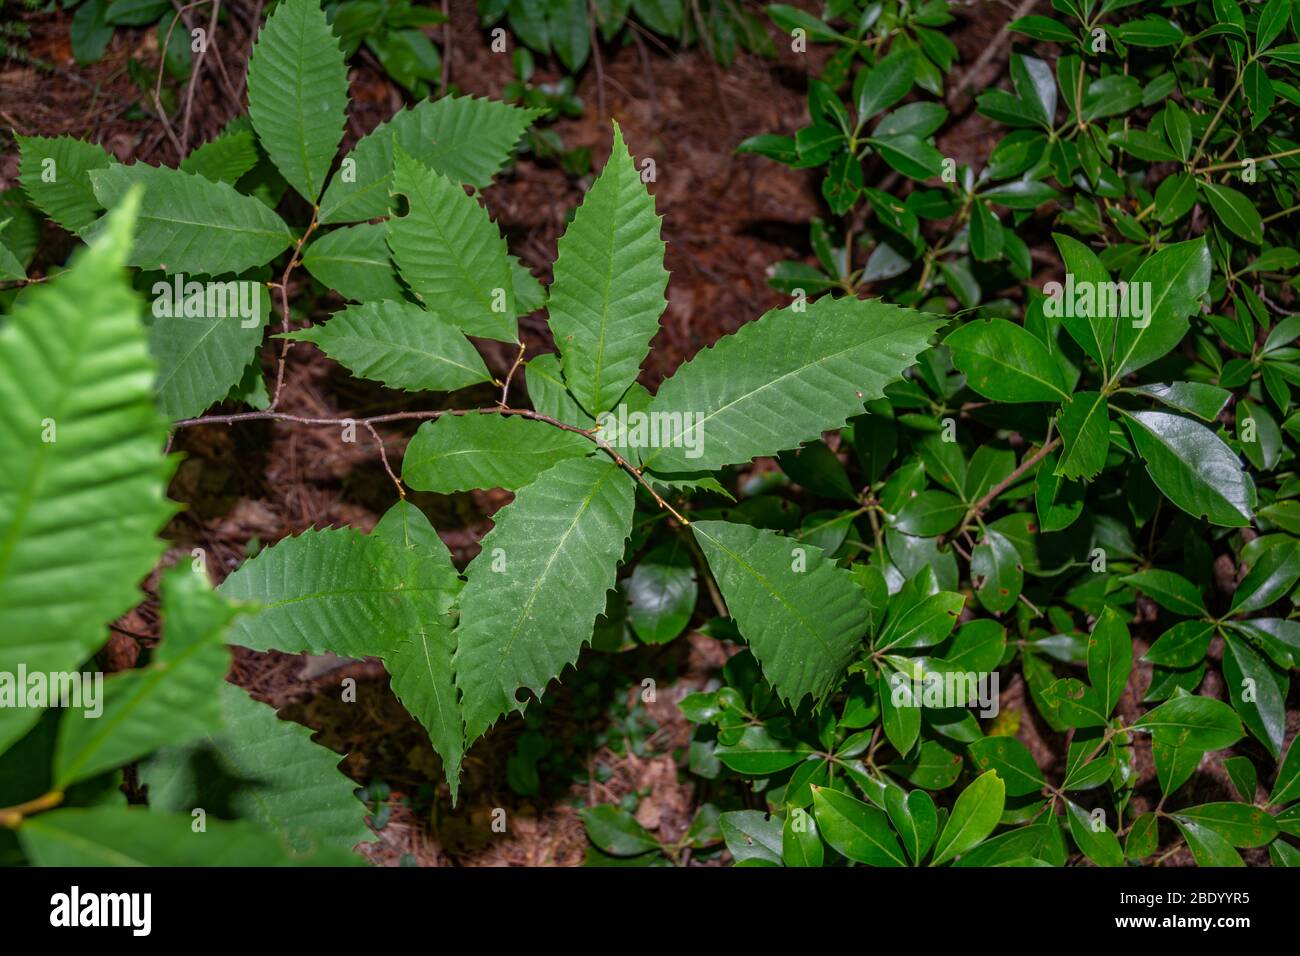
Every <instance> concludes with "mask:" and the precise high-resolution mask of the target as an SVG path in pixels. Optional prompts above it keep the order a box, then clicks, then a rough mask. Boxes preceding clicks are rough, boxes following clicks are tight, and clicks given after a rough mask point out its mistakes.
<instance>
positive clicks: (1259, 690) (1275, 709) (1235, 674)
mask: <svg viewBox="0 0 1300 956" xmlns="http://www.w3.org/2000/svg"><path fill="white" fill-rule="evenodd" d="M1223 639H1224V651H1223V662H1222V665H1223V680H1224V683H1225V684H1226V685H1227V687H1228V689H1229V693H1230V695H1231V700H1232V706H1233V708H1234V709H1236V711H1237V713H1238V714H1239V715H1240V716H1241V720H1242V723H1244V724H1245V725H1246V729H1247V730H1249V731H1250V732H1251V733H1252V734H1254V736H1255V738H1256V739H1257V740H1259V741H1260V742H1261V743H1262V744H1263V745H1264V746H1265V747H1266V748H1267V749H1268V751H1269V752H1270V753H1271V754H1272V755H1273V759H1274V760H1277V759H1278V758H1279V757H1281V756H1282V742H1283V740H1284V739H1285V738H1286V697H1287V691H1288V689H1289V681H1288V679H1287V676H1286V675H1285V674H1284V673H1279V672H1277V671H1276V670H1275V669H1274V668H1273V666H1272V665H1270V664H1269V662H1268V661H1267V660H1266V659H1265V658H1264V657H1262V656H1261V655H1260V654H1258V653H1257V652H1256V651H1255V650H1254V648H1252V647H1251V646H1250V645H1249V644H1247V643H1246V642H1245V641H1244V640H1243V639H1242V638H1241V637H1239V636H1238V635H1236V634H1231V633H1225V634H1224V635H1223Z"/></svg>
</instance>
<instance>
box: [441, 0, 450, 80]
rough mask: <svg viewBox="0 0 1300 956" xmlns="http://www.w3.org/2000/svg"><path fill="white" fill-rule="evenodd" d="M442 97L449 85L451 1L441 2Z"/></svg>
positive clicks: (443, 0)
mask: <svg viewBox="0 0 1300 956" xmlns="http://www.w3.org/2000/svg"><path fill="white" fill-rule="evenodd" d="M442 15H443V17H444V19H443V21H442V95H443V96H446V95H447V87H449V86H450V85H451V0H442Z"/></svg>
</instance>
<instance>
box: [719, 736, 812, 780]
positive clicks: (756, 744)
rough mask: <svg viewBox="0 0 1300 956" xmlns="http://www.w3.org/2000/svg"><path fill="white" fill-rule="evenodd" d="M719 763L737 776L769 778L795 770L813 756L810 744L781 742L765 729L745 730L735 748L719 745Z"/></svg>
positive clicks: (731, 745) (734, 745)
mask: <svg viewBox="0 0 1300 956" xmlns="http://www.w3.org/2000/svg"><path fill="white" fill-rule="evenodd" d="M714 753H715V754H716V755H717V757H718V759H719V760H721V761H722V762H723V763H724V764H726V765H727V766H728V767H730V768H731V769H732V770H734V771H736V772H737V773H743V774H751V775H754V776H766V775H767V774H772V773H776V772H778V771H780V770H785V769H786V768H787V767H793V766H794V765H795V764H797V763H799V761H801V760H805V759H807V757H808V754H809V753H811V748H809V747H808V745H807V744H803V743H798V742H795V741H786V740H778V739H776V738H774V737H772V736H771V734H769V733H768V731H767V728H766V727H764V726H762V725H755V726H751V727H746V728H745V732H744V733H743V734H741V736H740V739H739V740H738V741H736V743H734V744H730V745H724V744H719V745H718V746H717V748H716V749H715V750H714Z"/></svg>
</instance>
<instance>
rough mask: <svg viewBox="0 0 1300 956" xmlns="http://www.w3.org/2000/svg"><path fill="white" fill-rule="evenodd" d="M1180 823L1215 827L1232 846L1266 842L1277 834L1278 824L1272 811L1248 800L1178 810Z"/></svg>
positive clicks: (1175, 816)
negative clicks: (1256, 805) (1271, 813)
mask: <svg viewBox="0 0 1300 956" xmlns="http://www.w3.org/2000/svg"><path fill="white" fill-rule="evenodd" d="M1172 816H1173V818H1174V820H1175V821H1177V822H1179V823H1192V824H1196V825H1197V826H1200V827H1205V828H1208V829H1211V830H1213V831H1214V832H1215V833H1217V834H1218V835H1219V836H1221V837H1223V839H1225V840H1227V841H1228V842H1229V843H1230V844H1232V845H1233V846H1238V847H1252V846H1265V845H1266V844H1268V843H1269V842H1270V841H1271V840H1272V839H1273V838H1274V837H1275V836H1277V832H1278V831H1277V824H1276V823H1275V822H1274V821H1273V818H1272V817H1271V816H1269V814H1268V813H1267V812H1266V811H1264V810H1261V809H1260V808H1259V807H1253V806H1251V805H1250V804H1248V803H1206V804H1202V805H1201V806H1199V807H1188V808H1186V809H1183V810H1175V811H1174V812H1173V814H1172Z"/></svg>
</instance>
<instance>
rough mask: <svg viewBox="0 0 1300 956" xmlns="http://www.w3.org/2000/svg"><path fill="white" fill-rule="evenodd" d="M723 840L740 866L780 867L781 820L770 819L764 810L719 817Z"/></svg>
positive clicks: (743, 811) (741, 811) (738, 812)
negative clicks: (757, 864)
mask: <svg viewBox="0 0 1300 956" xmlns="http://www.w3.org/2000/svg"><path fill="white" fill-rule="evenodd" d="M718 826H719V828H721V830H722V838H723V840H725V841H726V844H727V849H728V850H730V851H731V858H732V860H733V861H734V862H735V863H736V865H737V866H740V865H742V864H753V863H760V864H761V863H767V864H770V865H773V866H780V865H781V864H782V863H783V859H782V855H781V846H782V839H781V828H782V821H781V819H780V818H779V817H775V816H769V815H768V814H766V813H764V812H763V811H761V810H733V811H731V812H730V813H724V814H722V816H720V817H718Z"/></svg>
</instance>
